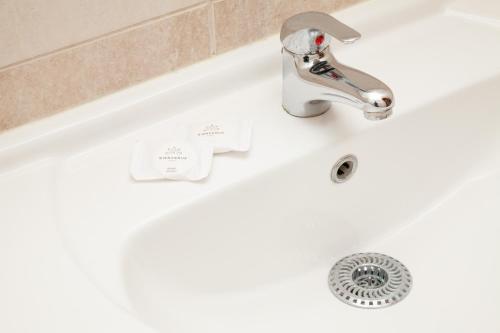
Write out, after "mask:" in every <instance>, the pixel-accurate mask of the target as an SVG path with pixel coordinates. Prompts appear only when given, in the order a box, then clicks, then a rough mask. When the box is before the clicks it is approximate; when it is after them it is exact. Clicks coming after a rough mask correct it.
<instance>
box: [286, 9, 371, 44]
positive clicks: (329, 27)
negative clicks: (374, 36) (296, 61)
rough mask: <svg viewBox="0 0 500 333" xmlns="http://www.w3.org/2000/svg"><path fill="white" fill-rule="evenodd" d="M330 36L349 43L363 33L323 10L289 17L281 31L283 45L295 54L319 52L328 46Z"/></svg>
mask: <svg viewBox="0 0 500 333" xmlns="http://www.w3.org/2000/svg"><path fill="white" fill-rule="evenodd" d="M325 34H326V36H325ZM330 37H334V38H336V39H338V40H339V41H341V42H343V43H346V44H348V43H353V42H355V41H357V40H358V39H359V38H361V34H360V33H359V32H357V31H356V30H354V29H352V28H351V27H349V26H347V25H345V24H344V23H342V22H340V21H338V20H336V19H335V18H333V17H332V16H330V15H328V14H325V13H321V12H305V13H300V14H297V15H294V16H292V17H290V18H288V19H287V20H286V21H285V23H283V26H282V27H281V33H280V39H281V42H282V44H283V47H284V48H285V49H287V50H288V51H290V52H292V53H295V54H314V53H317V52H318V51H321V50H323V49H325V48H326V47H328V45H329V44H330Z"/></svg>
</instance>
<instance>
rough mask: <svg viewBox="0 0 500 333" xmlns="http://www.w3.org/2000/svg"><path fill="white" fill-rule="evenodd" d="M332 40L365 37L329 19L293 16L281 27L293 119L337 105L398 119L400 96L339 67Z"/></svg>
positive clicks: (286, 97)
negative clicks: (396, 107)
mask: <svg viewBox="0 0 500 333" xmlns="http://www.w3.org/2000/svg"><path fill="white" fill-rule="evenodd" d="M331 37H334V38H336V39H338V40H340V41H342V42H344V43H352V42H355V41H356V40H358V39H359V38H360V37H361V35H360V34H359V33H358V32H357V31H355V30H353V29H351V28H350V27H348V26H346V25H345V24H343V23H341V22H339V21H337V20H336V19H334V18H333V17H331V16H330V15H328V14H325V13H320V12H306V13H301V14H298V15H295V16H292V17H291V18H289V19H288V20H286V21H285V23H284V24H283V26H282V28H281V42H282V43H283V50H282V53H283V108H284V109H285V110H286V111H287V112H288V113H290V114H291V115H293V116H297V117H314V116H319V115H321V114H323V113H325V112H326V111H328V110H329V109H330V106H331V103H332V102H338V103H345V104H349V105H351V106H354V107H356V108H358V109H361V110H363V112H364V115H365V117H366V118H367V119H370V120H380V119H385V118H387V117H389V116H390V115H391V114H392V108H393V106H394V96H393V93H392V91H391V89H390V88H389V87H388V86H387V85H386V84H385V83H383V82H382V81H380V80H378V79H376V78H374V77H373V76H371V75H369V74H367V73H364V72H361V71H359V70H357V69H354V68H351V67H348V66H345V65H343V64H341V63H339V62H338V61H337V60H336V59H335V57H334V56H333V54H332V53H331V52H330V49H329V44H330V41H331Z"/></svg>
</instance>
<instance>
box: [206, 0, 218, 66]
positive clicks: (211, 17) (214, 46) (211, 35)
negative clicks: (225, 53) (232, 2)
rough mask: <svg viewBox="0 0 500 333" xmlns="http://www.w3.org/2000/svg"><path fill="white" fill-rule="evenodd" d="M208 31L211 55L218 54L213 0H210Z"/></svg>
mask: <svg viewBox="0 0 500 333" xmlns="http://www.w3.org/2000/svg"><path fill="white" fill-rule="evenodd" d="M208 29H209V31H208V33H209V38H210V55H211V56H213V55H215V54H217V35H216V33H215V9H214V2H213V0H208Z"/></svg>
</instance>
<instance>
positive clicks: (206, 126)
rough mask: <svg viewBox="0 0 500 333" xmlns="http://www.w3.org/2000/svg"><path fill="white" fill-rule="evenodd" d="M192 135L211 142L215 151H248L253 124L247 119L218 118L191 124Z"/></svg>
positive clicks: (217, 152)
mask: <svg viewBox="0 0 500 333" xmlns="http://www.w3.org/2000/svg"><path fill="white" fill-rule="evenodd" d="M189 132H190V135H191V137H193V138H196V139H198V140H200V141H202V142H205V143H208V144H210V145H211V146H212V147H213V149H214V153H216V154H219V153H226V152H229V151H248V150H249V149H250V143H251V136H252V124H251V122H250V121H247V120H216V121H209V122H205V123H199V124H194V125H191V126H190V131H189Z"/></svg>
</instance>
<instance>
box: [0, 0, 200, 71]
mask: <svg viewBox="0 0 500 333" xmlns="http://www.w3.org/2000/svg"><path fill="white" fill-rule="evenodd" d="M204 6H208V4H207V3H206V2H202V3H197V4H195V5H192V6H189V7H186V8H182V9H179V10H176V11H173V12H170V13H166V14H164V15H160V16H156V17H152V18H150V19H147V20H145V21H141V22H138V23H135V24H132V25H128V26H126V27H123V28H120V29H117V30H114V31H111V32H108V33H105V34H102V35H99V36H96V37H93V38H90V39H87V40H84V41H81V42H78V43H75V44H70V45H67V46H64V47H61V48H58V49H55V50H52V51H49V52H46V53H42V54H39V55H36V56H34V57H31V58H27V59H24V60H21V61H18V62H14V63H12V64H9V65H6V66H4V67H0V73H2V72H5V71H8V70H12V69H15V68H18V67H22V66H24V65H27V64H30V63H33V62H36V61H38V60H41V59H47V58H50V57H52V56H56V55H58V54H61V53H64V52H66V51H69V50H73V49H77V48H79V47H82V46H86V45H91V44H93V43H95V42H98V41H102V40H106V39H108V38H112V37H114V36H118V35H120V34H123V33H128V32H130V31H133V30H135V29H138V28H141V27H144V26H147V25H151V24H155V23H157V22H159V21H161V20H164V19H167V18H170V17H173V16H177V15H180V14H184V13H187V12H190V11H192V10H195V9H200V8H203V7H204Z"/></svg>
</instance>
